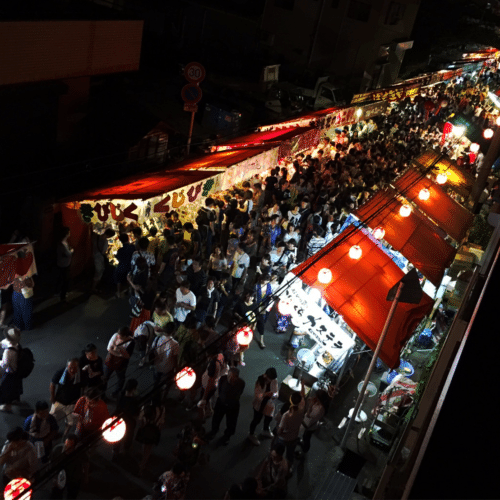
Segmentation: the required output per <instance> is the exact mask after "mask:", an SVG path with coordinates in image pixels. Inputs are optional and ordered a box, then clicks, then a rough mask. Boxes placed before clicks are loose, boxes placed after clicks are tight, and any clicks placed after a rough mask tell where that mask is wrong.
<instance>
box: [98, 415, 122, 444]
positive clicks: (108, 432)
mask: <svg viewBox="0 0 500 500" xmlns="http://www.w3.org/2000/svg"><path fill="white" fill-rule="evenodd" d="M106 427H107V429H106ZM101 429H102V437H103V438H104V439H105V440H106V441H107V442H108V443H117V442H118V441H120V440H121V439H123V436H125V431H126V430H127V424H126V423H125V421H124V420H123V418H116V417H111V418H108V419H107V420H106V421H105V422H104V423H103V424H102V427H101Z"/></svg>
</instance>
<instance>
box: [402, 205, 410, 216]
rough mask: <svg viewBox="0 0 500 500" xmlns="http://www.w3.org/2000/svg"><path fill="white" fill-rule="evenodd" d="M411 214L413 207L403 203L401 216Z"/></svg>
mask: <svg viewBox="0 0 500 500" xmlns="http://www.w3.org/2000/svg"><path fill="white" fill-rule="evenodd" d="M410 214H411V207H410V205H408V204H405V205H402V206H401V208H400V209H399V215H401V217H408V216H409V215H410Z"/></svg>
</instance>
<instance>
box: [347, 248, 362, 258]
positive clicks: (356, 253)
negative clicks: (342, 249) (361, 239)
mask: <svg viewBox="0 0 500 500" xmlns="http://www.w3.org/2000/svg"><path fill="white" fill-rule="evenodd" d="M361 255H363V251H362V250H361V247H360V246H359V245H353V246H352V247H351V248H349V257H350V258H351V259H353V260H358V259H359V258H361Z"/></svg>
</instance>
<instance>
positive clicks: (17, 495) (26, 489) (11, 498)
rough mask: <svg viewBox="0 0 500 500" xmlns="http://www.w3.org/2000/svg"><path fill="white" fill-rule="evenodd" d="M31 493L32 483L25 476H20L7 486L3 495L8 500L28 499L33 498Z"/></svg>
mask: <svg viewBox="0 0 500 500" xmlns="http://www.w3.org/2000/svg"><path fill="white" fill-rule="evenodd" d="M31 493H32V490H31V483H30V482H29V481H28V480H27V479H24V478H23V477H18V478H17V479H13V480H12V481H10V483H9V484H8V485H7V486H6V487H5V489H4V491H3V495H4V496H3V497H4V498H5V499H6V500H28V499H29V498H31Z"/></svg>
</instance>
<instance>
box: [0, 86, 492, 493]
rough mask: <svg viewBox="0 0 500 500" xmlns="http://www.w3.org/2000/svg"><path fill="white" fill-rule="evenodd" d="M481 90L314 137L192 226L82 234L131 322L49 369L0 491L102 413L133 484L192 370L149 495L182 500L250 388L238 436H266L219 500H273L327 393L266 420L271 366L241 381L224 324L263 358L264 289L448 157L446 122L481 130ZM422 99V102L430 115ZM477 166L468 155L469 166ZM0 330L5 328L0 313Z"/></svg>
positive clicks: (7, 387) (274, 404) (8, 454)
mask: <svg viewBox="0 0 500 500" xmlns="http://www.w3.org/2000/svg"><path fill="white" fill-rule="evenodd" d="M487 92H488V87H487V86H486V84H485V83H484V82H480V83H478V82H476V81H473V80H471V79H467V78H461V79H457V80H455V81H453V82H452V83H450V84H449V85H440V86H437V87H436V88H435V89H428V90H427V91H426V95H425V96H419V98H415V99H414V100H413V101H412V100H409V99H407V100H405V101H402V102H399V103H397V104H396V105H394V106H392V107H391V108H390V110H389V111H388V113H387V114H384V115H381V116H377V117H374V118H372V119H370V120H368V121H362V122H360V123H358V124H355V125H352V126H349V127H344V128H342V129H340V130H337V131H336V132H335V134H334V136H332V137H330V138H329V137H324V138H323V139H322V140H321V142H320V143H319V145H318V146H316V147H315V148H313V149H312V150H310V151H305V152H301V153H299V154H296V155H295V156H294V157H293V158H288V159H287V160H286V161H284V162H282V163H281V164H280V165H279V166H275V167H274V168H273V169H272V170H271V171H270V172H269V174H268V175H267V174H266V175H265V176H262V177H254V178H252V179H249V180H247V181H245V182H243V183H242V184H241V186H238V187H235V188H234V189H231V190H230V191H228V192H224V193H217V194H215V195H213V196H212V197H209V198H206V199H205V201H204V206H203V207H202V208H201V209H200V210H199V211H198V214H197V216H196V220H195V221H194V224H193V222H189V221H187V222H183V221H181V220H180V219H179V215H178V214H177V213H176V212H175V211H173V212H170V213H168V214H166V215H165V216H164V217H163V218H162V219H161V220H156V221H151V222H150V224H149V225H146V226H142V227H141V226H138V225H134V224H131V225H126V224H120V225H119V226H118V227H117V228H115V229H112V228H110V227H103V228H101V230H100V231H98V232H96V233H95V234H94V240H93V257H94V264H95V274H94V277H93V282H92V292H93V293H99V291H100V288H99V287H100V286H106V282H105V277H106V271H107V269H108V266H107V262H108V257H109V254H108V247H109V244H110V241H113V240H114V241H116V240H118V241H119V246H120V248H119V249H118V251H117V252H116V255H115V256H114V257H115V259H116V262H117V264H116V266H115V267H114V269H113V274H112V280H113V283H114V284H115V285H116V296H117V297H119V298H122V297H127V298H128V301H129V304H130V324H127V326H123V327H121V328H120V329H119V330H118V331H117V332H116V333H114V334H113V335H112V336H111V337H110V339H109V343H108V345H107V352H106V353H105V355H103V356H101V355H100V354H104V353H98V349H97V347H96V346H95V345H94V344H88V345H86V346H81V347H82V351H81V354H80V355H79V356H76V357H74V358H72V359H69V360H67V362H66V363H61V366H60V369H58V370H57V371H56V372H55V373H54V376H53V377H52V379H51V381H50V383H48V387H47V395H48V397H49V400H48V401H43V400H42V401H38V402H37V403H36V406H35V412H34V413H33V415H31V416H30V417H28V418H27V419H26V420H25V421H24V423H23V425H20V426H19V427H16V428H15V429H13V430H12V431H11V432H10V433H9V434H8V435H7V442H6V444H5V446H4V448H3V451H2V453H1V455H0V463H1V464H2V465H3V480H4V483H5V484H6V483H8V482H9V481H10V480H11V479H13V478H15V477H27V478H33V477H36V471H37V469H39V468H40V467H43V466H44V465H45V464H51V463H54V460H56V463H62V462H57V460H58V459H59V460H60V457H61V456H63V457H64V456H67V455H68V454H70V453H73V452H74V451H75V450H78V447H81V446H84V445H85V444H86V443H87V442H90V441H91V440H92V439H93V438H94V437H95V436H96V435H97V434H98V433H99V432H100V429H101V426H102V424H103V423H104V422H105V421H106V420H107V419H108V418H109V417H110V415H120V416H122V417H123V418H124V420H125V422H126V424H127V427H126V435H125V437H124V439H123V440H122V441H120V442H119V443H117V444H115V445H114V448H113V457H114V459H116V460H117V461H119V458H120V456H122V455H123V454H128V453H132V452H133V451H132V450H133V449H134V446H133V444H134V442H137V443H139V445H140V447H141V453H140V458H139V470H138V474H139V475H141V474H144V472H145V470H147V467H148V460H149V458H150V455H151V452H152V450H153V448H154V447H155V446H157V445H158V444H159V443H160V442H161V440H162V433H163V429H164V427H165V424H166V422H167V421H168V411H167V410H168V404H169V403H168V399H167V397H168V395H169V394H170V393H171V392H172V389H173V387H174V377H175V374H176V373H177V372H178V370H179V369H180V368H182V367H184V366H191V367H192V368H193V369H194V370H195V372H196V375H197V378H196V383H195V385H194V386H193V387H192V388H191V389H189V390H187V391H181V392H179V393H178V397H179V399H180V400H182V404H184V405H185V406H186V408H187V409H189V410H192V411H196V413H197V417H196V418H195V419H194V423H189V424H188V425H187V426H186V428H185V429H184V430H183V433H182V436H181V437H180V440H179V443H178V445H177V447H176V448H175V450H174V451H173V452H174V455H175V456H176V459H177V462H176V463H175V465H174V466H173V467H172V468H171V470H169V471H167V472H165V473H164V474H162V476H161V477H160V478H159V479H158V482H157V484H156V485H155V488H154V491H153V492H152V497H153V498H164V499H167V498H169V499H170V498H176V499H181V498H184V497H185V494H186V488H187V485H188V482H189V480H190V469H191V468H192V466H193V465H194V464H196V463H200V462H201V461H203V457H204V454H203V452H202V451H201V449H202V448H203V446H204V445H206V444H207V443H209V442H210V441H212V440H214V439H215V438H216V436H217V434H218V433H219V432H220V428H221V425H222V423H223V421H224V418H225V430H224V431H223V434H222V437H220V438H219V439H220V442H221V444H223V445H227V444H228V443H229V441H230V439H231V437H232V436H233V435H234V434H235V432H236V429H237V426H238V416H239V412H240V398H241V395H242V393H243V391H244V388H245V385H246V383H247V382H248V383H252V384H254V386H253V387H254V398H253V401H252V408H247V409H246V411H249V412H252V411H253V419H252V421H251V424H250V427H249V429H248V440H249V441H250V442H251V443H252V444H254V445H256V446H259V445H260V444H261V440H262V439H265V438H269V439H270V440H271V446H270V452H269V454H268V456H267V458H266V459H265V460H264V462H263V463H262V464H261V465H260V466H259V467H258V468H257V473H256V475H255V477H248V478H247V479H245V481H243V482H242V483H241V484H234V485H233V486H231V488H230V489H229V490H228V492H227V494H226V498H231V499H234V498H256V497H262V498H285V497H286V490H287V481H288V479H289V477H290V476H291V474H293V464H294V460H295V458H296V456H297V453H298V451H299V448H301V450H302V451H301V453H302V454H304V453H307V451H308V450H309V448H310V444H311V437H312V435H313V433H314V432H315V431H316V430H317V429H318V427H319V425H320V423H321V421H322V419H323V418H324V416H325V414H326V412H327V410H328V406H329V403H330V399H331V396H332V393H330V394H328V393H327V392H325V391H323V390H318V391H316V392H315V393H314V394H313V393H311V394H310V395H308V396H307V397H306V393H305V390H304V385H302V391H300V392H294V393H293V394H292V396H291V397H290V401H289V402H287V403H285V404H284V405H281V407H279V408H278V380H277V372H276V369H275V367H269V368H268V369H267V370H266V371H265V373H263V374H261V375H260V376H259V377H258V378H257V380H256V381H255V382H254V381H253V380H250V381H248V380H245V377H244V372H243V371H242V367H244V366H245V358H244V352H245V350H246V349H247V348H248V346H247V345H240V344H239V343H238V341H237V340H236V337H235V336H234V335H233V333H234V332H235V331H236V330H235V326H236V325H241V324H243V323H246V324H249V325H250V326H252V328H253V330H254V331H255V332H256V333H257V334H258V335H256V339H255V341H256V343H257V344H258V346H259V347H260V348H261V349H265V348H266V344H265V339H264V337H265V332H266V329H267V331H269V330H270V329H272V328H273V327H274V329H275V331H276V332H277V333H278V334H279V333H283V332H286V331H287V327H288V325H287V324H284V325H283V324H282V323H280V322H279V321H278V322H268V319H269V313H270V311H271V308H272V306H273V302H274V293H275V292H276V290H277V289H278V288H279V286H280V283H281V281H282V280H283V278H284V277H285V275H286V274H287V273H288V272H289V271H290V270H291V269H292V268H293V267H294V266H296V265H298V264H299V263H301V262H302V261H304V260H305V259H307V258H308V257H311V256H312V255H314V254H315V253H316V252H317V251H319V250H320V249H322V248H323V247H324V246H325V245H327V244H328V243H329V242H330V241H332V240H333V239H334V237H335V236H336V234H338V232H339V230H340V229H341V227H342V225H343V223H344V221H345V220H346V218H347V217H348V215H349V214H350V213H351V212H352V211H353V210H355V209H356V208H357V207H358V206H360V205H361V204H363V203H364V202H365V201H366V200H368V199H369V198H370V196H371V195H372V194H373V193H374V192H376V191H377V190H379V189H381V188H383V187H384V186H385V185H387V184H389V183H391V182H392V181H393V180H394V179H395V178H396V177H397V176H398V175H400V174H401V173H402V172H403V171H404V170H405V169H406V168H407V167H408V166H409V164H410V162H411V160H412V159H414V158H415V157H417V156H418V155H419V154H421V153H422V152H423V151H424V149H425V148H428V147H432V148H434V149H437V150H439V151H440V152H444V153H448V154H450V155H452V156H455V158H461V157H462V153H464V151H463V150H460V143H457V142H456V141H455V142H452V141H451V140H443V132H442V127H441V124H442V123H443V121H444V120H445V119H446V118H447V116H449V114H450V113H452V112H459V111H463V112H464V114H465V115H467V116H472V115H473V116H474V119H475V121H476V122H477V123H478V124H479V125H481V126H483V127H484V126H488V125H490V122H492V121H493V115H492V114H490V112H489V111H490V110H489V109H488V107H487V106H486V104H485V102H486V101H485V95H487ZM428 101H431V102H432V103H434V109H433V111H431V112H430V111H429V106H427V105H426V104H425V103H426V102H428ZM444 102H446V105H444ZM478 110H480V111H478ZM467 158H469V157H467ZM478 161H479V162H480V161H481V158H478V159H477V160H476V166H477V162H478ZM465 166H466V168H468V169H470V170H471V171H473V169H474V166H471V165H470V164H469V165H465ZM69 236H70V229H69V228H64V230H63V232H62V234H61V237H60V240H59V243H58V247H57V269H58V273H59V274H58V293H59V295H60V298H61V300H63V301H64V300H66V295H67V293H68V290H69V288H70V281H69V266H70V264H71V259H72V255H73V249H72V248H71V247H70V245H69V243H68V239H69ZM28 280H31V281H30V282H28V281H27V280H20V281H19V280H18V281H19V283H14V285H13V291H12V300H11V303H12V308H13V318H12V325H11V326H9V327H8V328H6V330H5V340H4V341H3V342H2V347H3V349H4V351H3V357H2V361H1V363H0V374H1V381H0V404H1V406H0V409H1V410H2V411H12V405H13V404H16V402H17V401H19V399H20V398H21V395H22V394H23V381H24V380H25V379H26V378H27V377H28V375H29V374H28V375H26V376H24V377H22V376H20V375H19V372H18V365H19V364H20V362H21V361H20V360H21V359H22V357H23V355H24V351H25V350H24V349H23V348H22V347H21V335H22V333H21V331H25V330H29V329H30V328H31V314H32V305H30V304H31V301H32V296H31V295H30V294H29V293H24V292H23V290H24V289H26V288H31V289H33V286H34V283H33V280H32V278H28ZM18 295H19V296H20V297H18ZM3 304H5V301H4V303H3ZM4 311H5V308H4ZM1 319H2V322H4V321H5V319H6V315H5V314H4V315H3V316H2V317H1ZM134 353H135V354H134ZM136 353H138V357H137V354H136ZM134 356H135V357H136V359H137V364H138V366H139V367H151V368H152V371H153V374H154V375H153V380H152V381H151V387H152V389H155V390H152V391H151V394H150V395H148V397H147V398H146V399H145V398H144V395H143V394H139V392H138V381H137V380H136V379H135V378H133V377H128V376H127V369H128V366H129V363H130V361H131V360H132V359H133V358H134ZM289 361H290V360H289ZM23 362H25V360H24V361H23ZM290 363H291V364H293V361H290ZM113 375H114V376H113ZM261 422H263V424H262V432H261V433H260V434H258V435H257V434H256V432H257V428H258V427H259V426H260V425H261ZM203 423H206V425H207V429H204V428H203V426H202V424H203ZM259 438H260V439H259ZM59 440H62V441H61V443H60V444H57V443H58V441H59ZM301 453H299V455H300V454H301ZM62 469H64V470H65V480H64V481H61V479H60V474H58V475H56V480H55V483H54V487H53V490H52V498H62V495H63V493H64V490H66V492H65V493H64V494H65V495H66V496H67V498H76V496H77V495H78V492H79V490H80V488H81V486H82V485H84V484H85V482H86V481H88V477H89V452H87V453H85V454H80V455H79V458H78V459H77V460H73V461H71V462H70V465H69V466H66V465H64V467H63V466H62V465H61V470H62Z"/></svg>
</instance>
